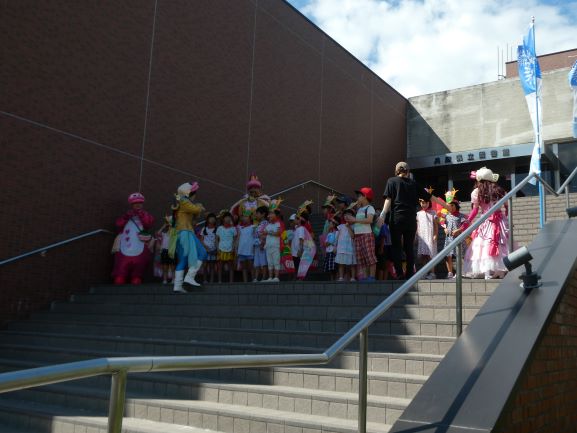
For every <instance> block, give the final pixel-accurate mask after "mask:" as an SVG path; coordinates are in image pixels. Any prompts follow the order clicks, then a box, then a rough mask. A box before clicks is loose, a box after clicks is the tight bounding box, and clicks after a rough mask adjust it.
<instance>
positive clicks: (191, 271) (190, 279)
mask: <svg viewBox="0 0 577 433" xmlns="http://www.w3.org/2000/svg"><path fill="white" fill-rule="evenodd" d="M201 266H202V262H201V261H200V260H199V261H198V262H197V263H196V266H195V267H194V268H188V272H187V273H186V277H185V278H184V284H190V285H191V286H196V287H200V283H197V282H196V280H195V279H194V277H195V276H196V273H197V272H198V270H199V269H200V267H201Z"/></svg>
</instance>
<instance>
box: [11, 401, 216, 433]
mask: <svg viewBox="0 0 577 433" xmlns="http://www.w3.org/2000/svg"><path fill="white" fill-rule="evenodd" d="M0 420H2V427H1V428H2V429H4V428H12V427H14V428H16V429H18V430H17V432H19V431H25V432H27V433H74V432H85V433H107V431H108V429H107V423H108V420H107V418H106V417H104V416H97V415H93V414H92V413H90V412H86V411H74V412H72V411H70V410H64V411H63V408H61V407H59V406H54V405H48V404H38V403H31V402H29V401H21V400H10V401H7V400H0ZM209 424H210V423H209V422H208V420H207V423H206V425H207V426H208V425H209ZM0 431H4V430H0ZM7 431H10V430H7ZM122 431H123V433H135V432H138V433H166V432H171V433H172V432H174V433H207V430H206V429H204V427H202V428H198V427H191V426H188V425H176V424H174V423H165V422H155V421H148V420H144V419H136V418H129V417H126V418H124V421H123V428H122ZM213 431H214V432H217V430H216V429H214V430H213Z"/></svg>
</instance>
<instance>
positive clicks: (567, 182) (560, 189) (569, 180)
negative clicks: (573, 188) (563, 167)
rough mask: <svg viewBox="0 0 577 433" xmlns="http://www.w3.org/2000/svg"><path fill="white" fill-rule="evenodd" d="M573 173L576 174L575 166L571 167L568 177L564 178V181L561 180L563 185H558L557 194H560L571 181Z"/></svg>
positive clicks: (576, 168)
mask: <svg viewBox="0 0 577 433" xmlns="http://www.w3.org/2000/svg"><path fill="white" fill-rule="evenodd" d="M575 175H577V167H575V168H574V169H573V171H572V172H571V174H570V175H569V177H568V178H567V179H565V182H563V185H561V186H560V187H559V189H558V190H557V194H561V193H562V192H563V190H565V188H567V187H568V186H569V184H570V183H571V181H572V180H573V178H574V177H575Z"/></svg>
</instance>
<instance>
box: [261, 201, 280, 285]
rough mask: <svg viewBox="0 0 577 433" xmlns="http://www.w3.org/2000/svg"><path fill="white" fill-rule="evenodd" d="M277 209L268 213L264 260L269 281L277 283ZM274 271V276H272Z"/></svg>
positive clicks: (278, 259)
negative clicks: (266, 264)
mask: <svg viewBox="0 0 577 433" xmlns="http://www.w3.org/2000/svg"><path fill="white" fill-rule="evenodd" d="M277 212H278V211H276V210H275V211H273V212H270V213H269V214H268V221H269V223H268V224H267V225H266V227H265V232H266V241H265V246H264V248H265V250H266V261H267V263H268V274H269V279H268V280H266V281H269V282H271V283H278V282H279V281H280V280H279V274H280V235H281V226H280V222H279V221H278V215H277ZM273 273H274V277H272V275H273Z"/></svg>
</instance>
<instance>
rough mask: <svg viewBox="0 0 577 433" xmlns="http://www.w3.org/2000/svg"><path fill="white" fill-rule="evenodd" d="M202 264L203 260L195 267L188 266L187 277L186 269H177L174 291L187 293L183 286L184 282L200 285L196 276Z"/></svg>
mask: <svg viewBox="0 0 577 433" xmlns="http://www.w3.org/2000/svg"><path fill="white" fill-rule="evenodd" d="M201 266H202V262H201V261H199V262H198V263H197V265H196V266H195V267H194V268H188V272H187V273H186V277H185V276H184V271H175V272H174V288H173V289H172V291H173V292H175V293H187V291H186V290H185V289H183V288H182V285H183V284H186V285H190V286H196V287H199V286H200V283H197V282H196V280H195V279H194V277H195V276H196V273H197V272H198V270H199V269H200V267H201Z"/></svg>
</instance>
